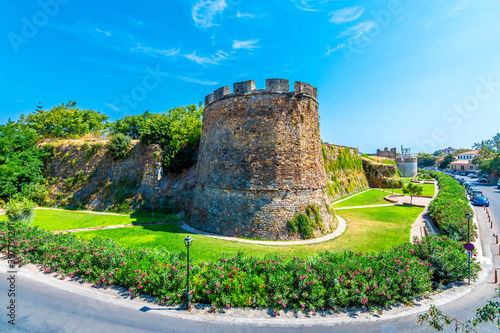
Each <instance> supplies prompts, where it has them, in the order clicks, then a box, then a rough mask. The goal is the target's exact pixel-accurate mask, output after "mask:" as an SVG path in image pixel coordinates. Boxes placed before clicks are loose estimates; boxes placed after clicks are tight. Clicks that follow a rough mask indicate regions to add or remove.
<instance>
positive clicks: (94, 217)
mask: <svg viewBox="0 0 500 333" xmlns="http://www.w3.org/2000/svg"><path fill="white" fill-rule="evenodd" d="M0 219H1V220H6V219H7V216H6V215H0ZM168 219H169V220H175V221H176V220H179V219H178V218H177V217H175V216H173V215H172V216H169V217H168ZM151 221H152V219H151V217H136V216H131V215H127V216H119V215H101V214H90V213H78V212H73V211H61V210H45V209H37V210H36V211H35V217H34V219H33V222H32V223H31V225H36V226H38V227H40V228H43V229H45V230H49V231H55V230H68V229H80V228H91V227H104V226H110V225H118V224H137V223H144V222H151Z"/></svg>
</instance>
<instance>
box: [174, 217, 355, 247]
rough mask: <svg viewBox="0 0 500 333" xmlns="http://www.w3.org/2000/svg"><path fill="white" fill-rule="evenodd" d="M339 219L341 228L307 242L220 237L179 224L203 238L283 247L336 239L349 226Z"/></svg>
mask: <svg viewBox="0 0 500 333" xmlns="http://www.w3.org/2000/svg"><path fill="white" fill-rule="evenodd" d="M337 219H338V221H339V226H338V227H337V229H336V230H335V231H334V232H332V233H331V234H328V235H326V236H323V237H319V238H314V239H306V240H300V241H261V240H251V239H242V238H237V237H226V236H220V235H216V234H212V233H209V232H205V231H201V230H196V229H195V228H192V227H190V226H188V225H187V224H185V223H179V226H180V227H181V228H182V229H184V230H186V231H187V232H190V233H193V234H197V235H203V236H207V237H212V238H217V239H222V240H227V241H233V242H239V243H248V244H259V245H279V246H283V245H307V244H316V243H321V242H325V241H328V240H331V239H334V238H335V237H338V236H340V235H342V234H343V233H344V232H345V229H346V226H347V225H346V222H345V220H344V219H343V218H341V217H340V216H338V215H337Z"/></svg>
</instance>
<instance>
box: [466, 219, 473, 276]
mask: <svg viewBox="0 0 500 333" xmlns="http://www.w3.org/2000/svg"><path fill="white" fill-rule="evenodd" d="M465 217H466V218H467V243H470V218H471V217H472V216H471V214H470V213H465ZM467 252H470V251H467ZM467 257H468V258H469V275H468V277H469V281H468V285H470V257H471V256H470V255H469V253H467Z"/></svg>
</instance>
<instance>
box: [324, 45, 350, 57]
mask: <svg viewBox="0 0 500 333" xmlns="http://www.w3.org/2000/svg"><path fill="white" fill-rule="evenodd" d="M346 46H347V44H339V45H337V46H336V47H328V48H327V51H326V55H327V56H329V55H330V54H332V53H334V52H337V51H339V50H342V49H343V48H344V47H346Z"/></svg>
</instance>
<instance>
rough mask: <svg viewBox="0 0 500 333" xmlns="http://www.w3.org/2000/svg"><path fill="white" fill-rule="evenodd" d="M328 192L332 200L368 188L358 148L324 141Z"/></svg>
mask: <svg viewBox="0 0 500 333" xmlns="http://www.w3.org/2000/svg"><path fill="white" fill-rule="evenodd" d="M323 159H324V164H325V169H326V180H327V184H328V185H327V192H328V194H329V196H330V199H331V200H336V199H338V198H341V197H344V196H346V195H349V194H352V193H354V192H358V191H360V190H364V189H366V188H368V180H367V178H366V174H365V172H364V170H363V163H362V160H361V155H360V154H359V150H358V149H357V148H352V147H345V146H338V145H332V144H329V143H326V142H324V143H323Z"/></svg>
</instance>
